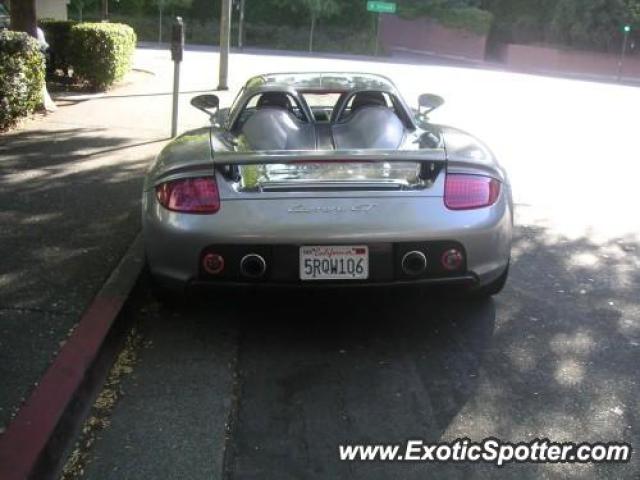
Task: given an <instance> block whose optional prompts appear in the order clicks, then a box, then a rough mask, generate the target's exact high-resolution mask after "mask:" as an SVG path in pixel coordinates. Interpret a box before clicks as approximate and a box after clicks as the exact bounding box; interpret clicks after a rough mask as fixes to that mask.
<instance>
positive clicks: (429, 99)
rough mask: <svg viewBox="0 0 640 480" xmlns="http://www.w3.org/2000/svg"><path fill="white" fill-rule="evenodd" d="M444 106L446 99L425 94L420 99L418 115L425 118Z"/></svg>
mask: <svg viewBox="0 0 640 480" xmlns="http://www.w3.org/2000/svg"><path fill="white" fill-rule="evenodd" d="M442 104H444V98H442V97H441V96H439V95H433V94H432V93H423V94H422V95H420V96H419V97H418V114H419V115H422V116H425V115H427V114H429V113H431V112H433V111H434V110H435V109H436V108H438V107H440V106H442Z"/></svg>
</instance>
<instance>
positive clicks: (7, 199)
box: [0, 71, 170, 432]
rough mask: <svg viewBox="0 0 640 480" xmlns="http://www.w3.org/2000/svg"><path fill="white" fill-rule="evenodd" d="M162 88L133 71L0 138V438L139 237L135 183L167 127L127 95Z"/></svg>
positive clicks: (142, 102)
mask: <svg viewBox="0 0 640 480" xmlns="http://www.w3.org/2000/svg"><path fill="white" fill-rule="evenodd" d="M163 83H164V79H163V78H162V77H157V76H154V75H152V74H150V73H144V72H138V71H134V72H132V74H130V75H129V76H128V78H127V79H126V80H125V82H124V84H123V85H122V86H120V87H118V88H116V89H114V90H113V91H112V92H110V93H109V94H107V95H105V96H98V97H96V98H93V99H91V100H86V98H88V97H87V96H85V97H84V98H85V99H82V100H78V98H83V97H82V96H80V97H75V99H74V96H71V97H69V96H68V95H63V96H62V97H66V98H60V96H58V97H59V98H58V99H57V103H58V106H59V109H58V111H56V112H55V113H53V114H50V115H47V116H46V117H36V118H34V119H32V120H28V121H27V122H26V123H25V125H23V126H22V127H21V128H19V129H17V130H14V131H12V132H9V133H6V134H3V135H0V172H1V175H0V204H1V205H2V209H1V210H0V250H1V251H2V252H3V253H4V254H3V255H2V256H1V257H0V286H1V288H0V378H2V388H0V432H1V431H4V429H5V428H6V425H7V424H8V422H9V421H10V419H11V418H12V416H13V415H14V414H15V412H16V411H17V409H18V407H19V406H20V404H21V403H22V402H23V401H24V399H25V398H26V397H28V395H29V393H30V392H31V390H32V388H33V386H34V384H35V383H36V382H37V381H38V379H39V378H40V377H41V376H42V374H43V373H44V372H45V370H46V368H47V366H48V365H49V364H50V362H51V360H52V359H53V358H54V356H55V354H56V352H57V351H58V349H59V348H60V347H61V345H63V343H64V341H65V338H66V337H67V335H68V333H69V332H70V331H71V330H72V329H73V327H74V325H75V324H76V322H77V321H78V319H79V318H80V316H81V314H82V312H83V311H84V310H85V308H86V307H87V305H88V304H89V302H90V301H91V299H92V297H93V296H94V295H95V293H96V292H97V291H98V290H99V289H100V287H101V286H102V284H103V283H104V281H105V280H106V278H107V277H108V276H109V274H110V272H111V271H112V269H113V268H114V267H115V265H117V263H118V261H119V260H120V258H121V257H122V255H123V254H124V252H125V251H126V249H127V247H128V246H129V244H130V242H131V241H132V240H133V238H134V237H135V235H136V234H137V233H138V231H139V228H140V222H139V216H140V213H139V199H140V196H141V188H142V179H143V174H144V171H145V169H146V167H147V165H148V163H149V161H150V160H151V159H152V158H153V156H154V155H155V154H156V153H157V152H158V151H159V149H160V148H161V147H162V145H163V142H164V141H165V140H166V138H167V136H168V135H167V132H168V127H166V125H168V121H169V120H168V119H167V121H166V122H158V121H157V119H158V117H155V118H154V117H153V116H150V115H149V113H150V112H149V108H148V106H147V105H148V104H149V99H148V98H146V97H139V96H136V95H138V94H141V93H143V92H148V91H150V90H151V89H153V90H154V91H155V90H157V89H159V88H160V87H162V88H166V87H165V86H164V85H163ZM89 97H90V96H89ZM54 98H56V95H54ZM167 102H170V99H167ZM149 119H153V121H149Z"/></svg>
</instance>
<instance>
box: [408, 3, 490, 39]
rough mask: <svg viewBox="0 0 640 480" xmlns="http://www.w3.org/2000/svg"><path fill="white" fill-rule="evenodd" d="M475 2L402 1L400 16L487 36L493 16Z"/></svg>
mask: <svg viewBox="0 0 640 480" xmlns="http://www.w3.org/2000/svg"><path fill="white" fill-rule="evenodd" d="M477 3H478V2H476V1H473V0H431V1H428V2H425V1H424V0H402V1H401V2H400V3H399V5H398V14H399V15H400V16H401V17H403V18H406V19H413V18H416V17H429V18H432V19H433V20H435V21H436V22H438V23H440V24H441V25H444V26H445V27H449V28H459V29H462V30H467V31H470V32H473V33H475V34H477V35H487V34H488V33H489V30H491V24H492V23H493V14H492V13H491V12H488V11H486V10H481V9H480V8H478V7H477V5H476V4H477Z"/></svg>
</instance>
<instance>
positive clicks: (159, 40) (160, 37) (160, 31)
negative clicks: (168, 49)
mask: <svg viewBox="0 0 640 480" xmlns="http://www.w3.org/2000/svg"><path fill="white" fill-rule="evenodd" d="M160 43H162V2H160V3H158V44H160Z"/></svg>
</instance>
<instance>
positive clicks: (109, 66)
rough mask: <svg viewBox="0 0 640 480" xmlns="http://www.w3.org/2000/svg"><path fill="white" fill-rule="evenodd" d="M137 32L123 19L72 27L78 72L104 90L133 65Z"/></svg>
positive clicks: (72, 50)
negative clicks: (120, 21)
mask: <svg viewBox="0 0 640 480" xmlns="http://www.w3.org/2000/svg"><path fill="white" fill-rule="evenodd" d="M135 47H136V34H135V32H134V31H133V29H132V28H131V27H130V26H128V25H124V24H122V23H79V24H77V25H74V26H73V27H71V35H70V44H69V52H70V57H71V63H72V65H73V73H74V76H77V77H79V78H80V79H82V80H84V81H86V82H87V83H88V84H89V85H90V86H91V87H93V88H95V89H98V90H103V89H106V88H107V87H109V86H110V85H112V84H113V83H114V82H117V81H118V80H121V79H122V77H124V75H125V74H126V73H127V72H128V71H129V70H130V69H131V61H132V57H133V51H134V50H135Z"/></svg>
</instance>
